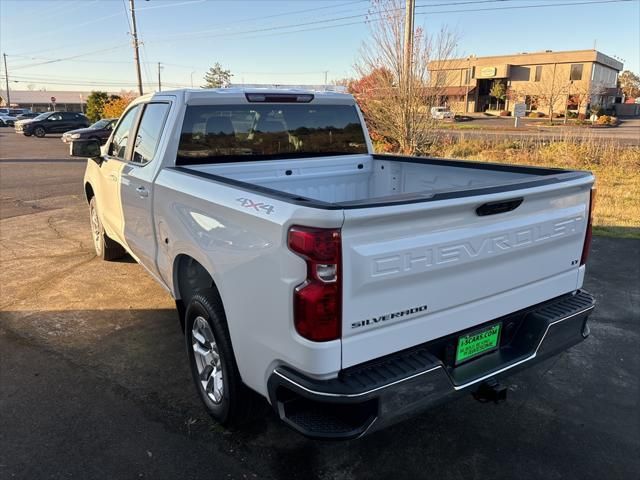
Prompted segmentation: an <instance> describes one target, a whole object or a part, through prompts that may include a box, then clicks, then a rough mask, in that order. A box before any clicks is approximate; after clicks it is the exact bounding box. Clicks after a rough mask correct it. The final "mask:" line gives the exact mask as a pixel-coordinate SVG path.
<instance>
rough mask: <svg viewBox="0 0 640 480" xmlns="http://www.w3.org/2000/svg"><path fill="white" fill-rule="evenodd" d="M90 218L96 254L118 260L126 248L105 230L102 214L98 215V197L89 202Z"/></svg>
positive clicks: (103, 257)
mask: <svg viewBox="0 0 640 480" xmlns="http://www.w3.org/2000/svg"><path fill="white" fill-rule="evenodd" d="M89 220H90V221H91V238H92V239H93V247H94V248H95V251H96V255H97V256H98V257H100V258H101V259H102V260H106V261H109V260H116V259H118V258H121V257H122V256H124V254H125V250H124V248H122V245H120V244H119V243H118V242H116V241H115V240H111V238H109V236H108V235H107V233H106V232H105V231H104V227H103V226H102V222H101V221H100V216H99V215H98V205H97V202H96V197H91V201H90V202H89Z"/></svg>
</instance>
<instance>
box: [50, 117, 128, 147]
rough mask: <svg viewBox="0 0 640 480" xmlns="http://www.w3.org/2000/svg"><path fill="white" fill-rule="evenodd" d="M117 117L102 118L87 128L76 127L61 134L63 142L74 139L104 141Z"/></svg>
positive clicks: (101, 142) (69, 141) (107, 137)
mask: <svg viewBox="0 0 640 480" xmlns="http://www.w3.org/2000/svg"><path fill="white" fill-rule="evenodd" d="M117 121H118V119H117V118H103V119H102V120H98V121H97V122H96V123H94V124H93V125H91V126H90V127H88V128H78V129H77V130H71V131H70V132H67V133H65V134H64V135H62V141H63V142H64V143H71V142H73V141H74V140H98V141H99V142H100V144H103V143H105V142H106V141H107V140H108V139H109V135H111V130H113V127H114V125H115V124H116V122H117Z"/></svg>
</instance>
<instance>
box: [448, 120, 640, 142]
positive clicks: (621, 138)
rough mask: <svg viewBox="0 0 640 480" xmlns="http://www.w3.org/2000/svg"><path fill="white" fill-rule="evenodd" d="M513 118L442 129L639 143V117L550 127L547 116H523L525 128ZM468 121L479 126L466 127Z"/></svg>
mask: <svg viewBox="0 0 640 480" xmlns="http://www.w3.org/2000/svg"><path fill="white" fill-rule="evenodd" d="M513 123H514V119H513V118H500V117H492V118H483V117H480V118H477V117H475V118H474V119H473V120H472V121H470V122H462V123H458V124H457V126H459V127H462V128H463V129H461V130H455V129H451V130H442V133H443V134H445V135H448V136H451V137H460V136H462V137H466V138H487V139H490V138H521V137H525V138H531V137H535V138H538V139H542V140H547V141H558V140H564V139H571V140H596V141H605V142H616V143H620V144H623V145H629V146H637V145H640V118H626V119H622V120H621V123H620V125H619V126H618V127H615V128H584V127H576V126H569V127H564V126H555V127H550V126H548V124H547V121H545V120H544V119H537V120H532V119H524V120H523V124H524V125H525V127H524V128H523V129H522V130H513ZM466 125H468V126H470V127H473V128H476V127H478V129H477V130H476V129H473V130H472V129H464V127H465V126H466Z"/></svg>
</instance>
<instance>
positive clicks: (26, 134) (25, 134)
mask: <svg viewBox="0 0 640 480" xmlns="http://www.w3.org/2000/svg"><path fill="white" fill-rule="evenodd" d="M22 134H23V135H24V136H25V137H30V136H31V134H30V133H28V132H22Z"/></svg>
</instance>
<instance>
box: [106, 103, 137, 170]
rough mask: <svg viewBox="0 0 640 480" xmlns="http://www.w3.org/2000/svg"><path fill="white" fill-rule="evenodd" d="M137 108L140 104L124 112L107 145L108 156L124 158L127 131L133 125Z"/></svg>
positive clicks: (127, 137)
mask: <svg viewBox="0 0 640 480" xmlns="http://www.w3.org/2000/svg"><path fill="white" fill-rule="evenodd" d="M138 108H140V106H139V105H136V106H135V107H133V108H132V109H131V110H129V111H127V113H125V114H124V118H123V119H122V121H121V122H120V124H119V125H118V128H117V129H116V131H115V133H114V134H113V140H112V141H111V144H110V145H109V155H110V156H113V157H116V158H119V159H124V156H125V154H126V152H127V145H128V143H129V132H130V131H131V126H132V125H133V121H134V120H135V118H136V114H137V113H138Z"/></svg>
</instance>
